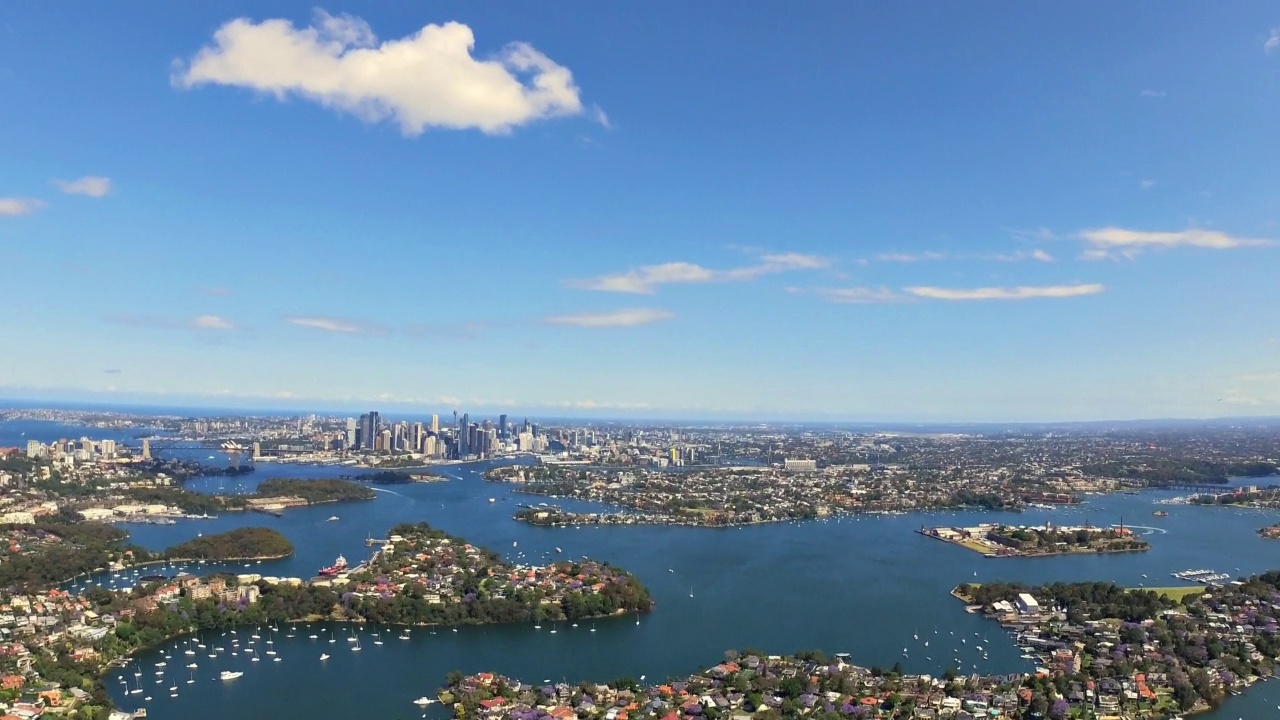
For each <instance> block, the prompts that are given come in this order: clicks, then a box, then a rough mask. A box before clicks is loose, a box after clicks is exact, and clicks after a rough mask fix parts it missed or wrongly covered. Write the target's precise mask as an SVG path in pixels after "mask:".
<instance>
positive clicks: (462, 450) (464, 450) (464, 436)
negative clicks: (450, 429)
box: [458, 413, 471, 458]
mask: <svg viewBox="0 0 1280 720" xmlns="http://www.w3.org/2000/svg"><path fill="white" fill-rule="evenodd" d="M470 428H471V418H470V417H469V416H468V414H467V413H463V414H462V420H461V421H459V423H458V457H460V458H464V457H466V456H468V455H470V454H471V432H470Z"/></svg>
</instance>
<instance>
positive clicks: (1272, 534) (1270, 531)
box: [1258, 523, 1280, 540]
mask: <svg viewBox="0 0 1280 720" xmlns="http://www.w3.org/2000/svg"><path fill="white" fill-rule="evenodd" d="M1258 534H1259V535H1261V536H1262V537H1264V538H1271V539H1273V540H1274V539H1277V538H1280V523H1276V524H1275V525H1272V526H1271V527H1264V528H1259V529H1258Z"/></svg>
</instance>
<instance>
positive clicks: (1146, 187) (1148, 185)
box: [1138, 180, 1156, 190]
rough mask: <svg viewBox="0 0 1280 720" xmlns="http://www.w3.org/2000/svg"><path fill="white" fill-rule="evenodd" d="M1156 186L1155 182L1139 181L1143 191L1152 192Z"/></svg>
mask: <svg viewBox="0 0 1280 720" xmlns="http://www.w3.org/2000/svg"><path fill="white" fill-rule="evenodd" d="M1155 186H1156V181H1155V180H1139V181H1138V187H1140V188H1142V189H1143V190H1150V189H1151V188H1153V187H1155Z"/></svg>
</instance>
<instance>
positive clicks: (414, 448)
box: [408, 422, 423, 452]
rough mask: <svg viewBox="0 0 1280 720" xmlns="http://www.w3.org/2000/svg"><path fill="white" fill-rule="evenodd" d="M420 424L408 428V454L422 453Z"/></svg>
mask: <svg viewBox="0 0 1280 720" xmlns="http://www.w3.org/2000/svg"><path fill="white" fill-rule="evenodd" d="M422 438H423V432H422V423H420V422H416V423H414V424H413V425H411V426H410V427H409V447H408V450H409V451H410V452H422Z"/></svg>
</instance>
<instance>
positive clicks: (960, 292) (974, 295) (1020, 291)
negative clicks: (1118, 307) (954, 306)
mask: <svg viewBox="0 0 1280 720" xmlns="http://www.w3.org/2000/svg"><path fill="white" fill-rule="evenodd" d="M1104 290H1106V287H1105V286H1103V285H1101V284H1098V283H1088V284H1085V283H1080V284H1075V285H1039V286H1035V285H1031V286H1028V285H1022V286H1018V287H979V288H944V287H932V286H917V287H909V288H906V289H905V292H907V293H910V294H911V295H914V296H916V297H920V298H926V299H929V300H951V301H971V300H1034V299H1038V298H1070V297H1081V296H1084V295H1097V294H1098V293H1100V292H1103V291H1104Z"/></svg>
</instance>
